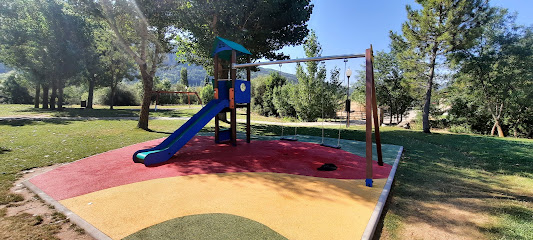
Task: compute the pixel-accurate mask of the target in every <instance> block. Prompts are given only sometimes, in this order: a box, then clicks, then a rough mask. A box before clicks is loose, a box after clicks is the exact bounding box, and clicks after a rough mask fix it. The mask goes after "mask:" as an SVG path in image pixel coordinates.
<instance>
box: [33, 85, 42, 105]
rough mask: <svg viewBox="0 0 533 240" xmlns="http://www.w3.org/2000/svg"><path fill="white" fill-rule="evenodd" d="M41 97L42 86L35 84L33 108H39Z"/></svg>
mask: <svg viewBox="0 0 533 240" xmlns="http://www.w3.org/2000/svg"><path fill="white" fill-rule="evenodd" d="M39 95H41V84H40V83H37V84H35V97H34V98H33V107H34V108H39Z"/></svg>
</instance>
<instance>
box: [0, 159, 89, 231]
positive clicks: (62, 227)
mask: <svg viewBox="0 0 533 240" xmlns="http://www.w3.org/2000/svg"><path fill="white" fill-rule="evenodd" d="M58 166H60V165H54V166H49V167H44V168H34V169H31V170H27V171H24V172H22V174H23V176H22V177H21V178H20V179H19V180H17V181H16V182H15V184H14V186H13V187H12V188H11V192H12V193H14V194H18V195H20V196H22V197H23V198H24V200H23V201H20V202H15V203H10V204H8V205H0V210H5V215H4V216H3V217H2V219H4V220H5V221H3V223H2V224H0V231H2V232H0V235H4V233H5V232H4V231H9V232H7V236H17V235H18V236H19V237H21V238H20V239H25V238H24V236H26V237H30V235H32V236H33V237H36V238H43V239H49V237H50V236H49V234H53V236H54V237H56V238H59V239H65V240H71V239H77V240H92V239H93V238H92V237H91V236H89V235H87V234H86V233H85V231H84V230H83V229H81V228H79V227H78V226H76V225H75V224H73V223H71V222H70V221H69V219H68V218H66V217H65V216H64V215H63V214H60V213H58V212H57V211H55V210H54V209H53V207H52V206H51V205H48V204H46V203H44V202H43V201H42V200H41V199H40V198H39V197H38V196H37V195H35V194H34V193H32V192H31V191H30V190H29V189H27V188H26V187H24V185H23V184H22V182H24V181H25V180H27V179H30V178H32V177H33V176H36V175H39V174H41V173H44V172H47V171H50V170H52V169H54V168H56V167H58ZM29 220H31V221H33V223H32V225H30V226H31V227H30V229H28V228H23V227H20V225H21V224H25V223H26V222H27V221H29ZM10 225H11V226H13V225H18V226H19V227H16V228H11V227H10ZM12 231H15V232H12ZM16 231H23V232H16ZM0 238H1V237H0ZM10 239H11V238H10ZM14 239H18V238H14Z"/></svg>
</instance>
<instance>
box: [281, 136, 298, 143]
mask: <svg viewBox="0 0 533 240" xmlns="http://www.w3.org/2000/svg"><path fill="white" fill-rule="evenodd" d="M279 140H283V141H291V142H294V141H298V138H286V137H282V138H280V139H279Z"/></svg>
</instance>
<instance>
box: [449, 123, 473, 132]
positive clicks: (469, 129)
mask: <svg viewBox="0 0 533 240" xmlns="http://www.w3.org/2000/svg"><path fill="white" fill-rule="evenodd" d="M450 132H453V133H473V132H472V127H471V126H470V125H468V124H461V125H452V126H450Z"/></svg>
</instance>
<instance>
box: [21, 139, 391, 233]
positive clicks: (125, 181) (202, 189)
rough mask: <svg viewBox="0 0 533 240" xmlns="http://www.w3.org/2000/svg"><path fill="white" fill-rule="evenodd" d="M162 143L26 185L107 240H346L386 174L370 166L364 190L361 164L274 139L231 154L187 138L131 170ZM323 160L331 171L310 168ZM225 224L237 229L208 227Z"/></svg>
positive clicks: (338, 152)
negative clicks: (166, 154) (168, 155)
mask: <svg viewBox="0 0 533 240" xmlns="http://www.w3.org/2000/svg"><path fill="white" fill-rule="evenodd" d="M162 140H163V139H158V140H153V141H149V142H145V143H140V144H136V145H132V146H128V147H125V148H121V149H116V150H113V151H109V152H106V153H102V154H99V155H95V156H91V157H88V158H85V159H82V160H79V161H76V162H73V163H70V164H67V165H64V166H61V167H58V168H56V169H54V170H52V171H50V172H47V173H44V174H42V175H39V176H36V177H34V178H33V179H31V180H30V182H31V183H32V184H34V185H35V186H37V187H38V188H39V189H41V190H42V191H43V192H44V193H46V194H47V195H49V196H50V197H52V198H53V199H55V200H56V201H59V203H61V204H62V205H64V206H65V207H66V208H68V209H69V210H70V211H72V212H74V213H75V214H77V215H78V216H80V217H81V218H83V219H84V220H85V221H87V222H88V223H90V224H91V225H93V226H94V227H96V228H97V229H98V230H100V231H101V232H103V233H104V234H106V235H107V236H109V237H110V238H113V239H121V238H124V237H128V238H129V239H139V238H138V237H139V236H140V237H141V238H143V236H145V237H146V236H152V237H158V238H164V236H167V237H168V238H176V237H178V236H181V237H182V238H180V239H189V237H187V236H190V239H201V236H200V234H199V235H195V234H194V231H208V234H207V235H205V234H204V235H205V236H211V237H215V238H216V236H219V237H222V236H225V237H228V235H227V234H230V235H231V234H232V233H234V234H235V235H234V236H233V237H230V238H241V239H242V238H243V237H244V236H246V237H245V238H246V239H249V238H256V237H257V238H258V239H261V238H264V237H267V236H273V238H275V239H278V238H280V237H282V238H288V239H354V238H360V236H361V234H362V232H363V231H364V229H365V227H366V224H367V222H368V220H369V218H370V215H371V214H372V212H373V210H374V207H375V206H376V202H377V199H378V198H379V196H380V194H381V191H382V189H383V186H384V185H385V182H386V178H387V177H388V176H389V172H390V170H391V166H390V165H388V164H385V165H384V166H378V165H377V162H373V164H374V165H373V169H374V176H373V177H374V187H372V188H368V187H365V184H364V178H365V171H364V169H365V159H364V158H363V157H360V156H357V155H355V154H353V153H350V152H347V151H344V150H342V149H332V148H326V147H321V146H320V145H318V144H315V143H308V142H285V141H278V140H267V141H252V143H245V142H239V143H238V146H237V147H232V146H229V145H226V144H215V143H214V140H213V138H212V137H209V136H197V137H195V138H193V139H192V140H191V141H190V142H189V143H188V144H187V145H186V146H185V147H184V148H183V149H182V150H180V151H179V152H178V153H177V154H176V155H175V156H174V157H173V158H172V159H171V160H170V161H168V162H166V163H164V164H159V165H155V166H152V167H146V166H144V165H142V164H135V163H133V161H132V160H131V156H132V154H133V153H134V152H135V151H137V150H139V149H143V148H149V147H152V146H155V145H157V144H158V143H160V142H161V141H162ZM324 163H333V164H335V165H336V166H337V167H338V169H337V170H336V171H326V172H324V171H317V170H316V169H317V168H318V167H320V166H321V165H322V164H324ZM199 219H203V220H201V223H199V221H200V220H199ZM217 219H218V220H217ZM224 219H226V220H224ZM177 226H179V227H177ZM246 226H248V227H249V228H250V229H248V230H246V228H247V227H246ZM231 227H235V228H236V229H238V230H235V231H229V232H221V231H217V230H216V229H228V228H231ZM172 229H174V230H172ZM179 229H181V230H180V231H181V232H182V235H180V231H178V230H179ZM209 229H211V230H209ZM251 229H261V230H260V231H259V230H254V231H252V230H251ZM209 231H211V232H209ZM253 232H255V233H257V232H264V234H263V235H261V234H259V235H257V234H255V235H253V236H252V235H249V234H251V233H253ZM224 234H225V235H224ZM254 236H255V237H254ZM195 237H196V238H195ZM208 238H209V237H208Z"/></svg>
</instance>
